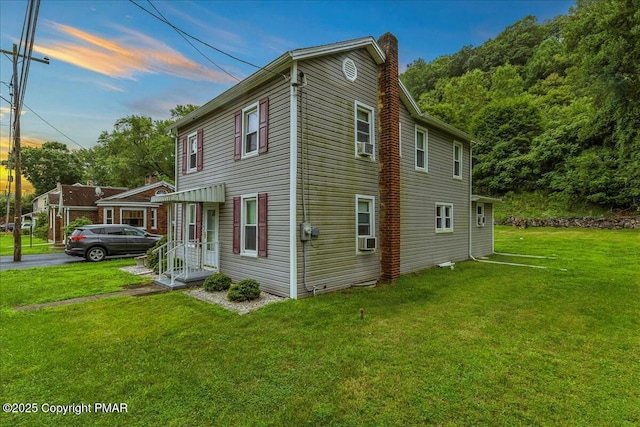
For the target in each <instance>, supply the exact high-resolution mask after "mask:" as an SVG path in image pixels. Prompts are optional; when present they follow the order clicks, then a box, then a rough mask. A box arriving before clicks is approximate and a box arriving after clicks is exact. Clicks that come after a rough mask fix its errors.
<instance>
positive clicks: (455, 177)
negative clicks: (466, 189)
mask: <svg viewBox="0 0 640 427" xmlns="http://www.w3.org/2000/svg"><path fill="white" fill-rule="evenodd" d="M453 179H455V180H456V181H462V177H461V176H454V177H453Z"/></svg>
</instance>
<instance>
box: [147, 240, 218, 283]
mask: <svg viewBox="0 0 640 427" xmlns="http://www.w3.org/2000/svg"><path fill="white" fill-rule="evenodd" d="M204 244H206V243H203V242H199V241H196V240H187V241H186V242H185V241H182V240H173V241H171V242H167V243H166V244H164V245H162V246H160V247H158V248H156V249H155V250H154V252H158V264H159V267H158V274H159V275H165V276H167V277H168V278H169V279H170V280H171V286H173V285H174V283H175V280H176V278H184V279H187V278H189V277H190V275H191V274H192V273H194V272H196V271H200V270H202V269H203V245H204ZM214 248H215V249H214V250H215V251H216V255H215V261H216V264H217V261H218V254H217V249H218V245H217V244H216V245H215V247H214ZM165 260H166V262H165Z"/></svg>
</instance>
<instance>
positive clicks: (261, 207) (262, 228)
mask: <svg viewBox="0 0 640 427" xmlns="http://www.w3.org/2000/svg"><path fill="white" fill-rule="evenodd" d="M258 256H261V257H266V256H267V193H260V194H258Z"/></svg>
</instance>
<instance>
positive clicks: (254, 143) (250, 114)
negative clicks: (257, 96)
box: [242, 102, 259, 157]
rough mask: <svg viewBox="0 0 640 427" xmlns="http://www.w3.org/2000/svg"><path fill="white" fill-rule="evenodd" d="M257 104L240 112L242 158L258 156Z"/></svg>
mask: <svg viewBox="0 0 640 427" xmlns="http://www.w3.org/2000/svg"><path fill="white" fill-rule="evenodd" d="M258 128H259V121H258V103H257V102H256V103H255V104H252V105H250V106H248V107H246V108H244V109H243V110H242V157H250V156H254V155H256V154H258V146H259V140H258V138H259V132H258Z"/></svg>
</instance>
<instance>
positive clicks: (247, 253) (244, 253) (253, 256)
mask: <svg viewBox="0 0 640 427" xmlns="http://www.w3.org/2000/svg"><path fill="white" fill-rule="evenodd" d="M240 256H243V257H246V258H258V253H257V252H256V253H251V252H243V253H241V254H240Z"/></svg>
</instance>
